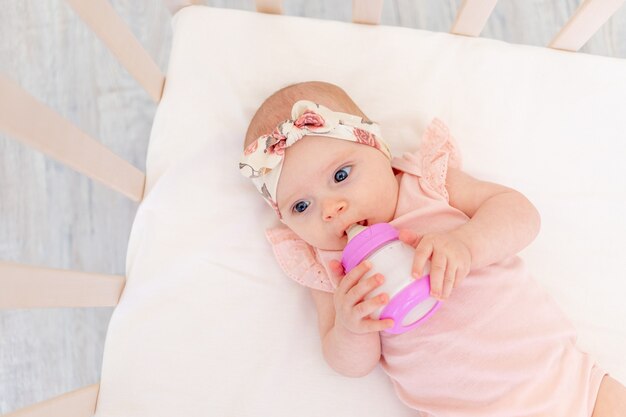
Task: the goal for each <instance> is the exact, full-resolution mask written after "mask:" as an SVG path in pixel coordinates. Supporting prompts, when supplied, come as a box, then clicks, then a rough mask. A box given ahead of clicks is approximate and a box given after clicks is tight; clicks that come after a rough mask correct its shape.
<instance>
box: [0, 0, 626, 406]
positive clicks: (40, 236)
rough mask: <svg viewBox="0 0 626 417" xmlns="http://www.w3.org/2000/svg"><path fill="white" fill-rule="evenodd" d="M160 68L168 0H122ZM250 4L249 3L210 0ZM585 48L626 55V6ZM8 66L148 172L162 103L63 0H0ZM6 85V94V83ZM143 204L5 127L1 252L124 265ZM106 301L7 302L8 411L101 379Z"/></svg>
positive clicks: (494, 26) (547, 29) (396, 1)
mask: <svg viewBox="0 0 626 417" xmlns="http://www.w3.org/2000/svg"><path fill="white" fill-rule="evenodd" d="M112 3H113V6H114V8H115V9H116V10H117V11H118V13H119V14H120V15H121V16H122V17H123V18H124V19H125V20H126V21H127V22H128V23H129V25H130V26H131V28H132V30H133V32H134V33H135V35H136V36H137V37H138V38H139V40H140V41H141V42H142V43H143V45H144V46H145V47H146V49H147V50H148V52H149V53H150V54H151V55H152V56H153V58H154V59H155V60H156V62H157V63H158V65H159V66H160V67H161V69H162V70H163V71H166V68H167V59H168V53H169V49H170V44H171V28H170V25H169V20H170V15H169V13H168V11H167V10H166V9H165V7H164V6H163V4H162V2H161V1H160V0H143V1H137V0H135V1H132V0H115V1H113V2H112ZM459 3H460V0H438V1H426V0H393V1H391V0H387V1H386V3H385V7H384V12H383V18H382V24H386V25H398V26H407V27H415V28H420V29H427V30H434V31H447V30H449V28H450V26H451V24H452V22H453V19H454V16H455V13H456V9H457V7H458V5H459ZM578 3H579V2H578V1H577V0H524V1H519V0H517V1H516V0H501V1H500V2H499V3H498V5H497V7H496V9H495V11H494V14H493V15H492V16H491V18H490V20H489V22H488V24H487V26H486V28H485V30H484V31H483V33H482V35H481V36H484V37H488V38H494V39H501V40H504V41H507V42H512V43H523V44H529V45H540V46H543V45H546V44H547V43H548V42H549V41H550V40H551V38H552V37H553V36H554V35H555V34H556V32H557V31H558V28H559V27H561V26H562V25H563V23H564V22H565V21H566V20H567V19H568V17H569V16H570V15H571V14H572V13H573V11H574V10H575V9H576V7H577V5H578ZM207 4H209V5H213V6H219V7H230V8H240V9H249V10H252V9H253V8H254V5H253V1H252V0H248V1H243V0H224V1H208V2H207ZM284 8H285V14H288V15H298V16H308V17H317V18H324V19H334V20H342V21H349V20H350V12H351V2H350V0H341V1H337V0H324V1H320V0H293V1H292V0H286V1H285V7H284ZM582 52H586V53H592V54H598V55H607V56H614V57H620V58H626V7H622V9H620V11H619V12H618V13H617V14H616V15H615V16H614V17H613V18H612V19H611V20H610V21H609V22H608V23H607V24H606V25H605V26H604V27H603V29H602V30H600V31H599V32H598V33H597V34H596V35H595V36H594V37H593V38H592V39H591V40H590V41H589V42H588V43H587V45H585V47H584V48H583V49H582ZM0 71H3V72H5V73H6V74H7V75H8V76H9V77H11V78H12V79H14V80H15V81H17V82H18V83H19V84H20V85H21V86H22V87H23V88H24V89H26V90H27V91H29V92H30V93H31V94H32V95H34V96H35V97H36V98H38V99H40V100H41V101H43V102H45V103H47V104H48V105H49V106H51V107H52V108H53V109H55V110H56V111H58V112H59V113H61V114H62V115H63V116H64V117H66V118H68V119H69V120H71V121H73V122H74V123H76V124H77V125H78V126H80V127H82V129H84V130H85V131H86V132H88V133H89V134H90V135H92V136H93V137H96V138H99V139H100V140H101V141H102V143H103V144H105V145H106V146H108V147H110V148H111V149H112V150H113V151H114V152H116V153H117V154H118V155H120V156H121V157H123V158H125V159H126V160H128V161H130V162H131V163H133V164H134V165H135V166H137V167H138V168H140V169H142V170H145V155H146V148H147V144H148V137H149V132H150V127H151V121H152V118H153V116H154V112H155V109H156V106H155V104H154V103H152V102H151V100H150V99H149V98H148V96H147V95H146V94H145V93H144V92H143V90H141V88H140V87H138V85H137V84H136V83H135V82H134V80H133V79H132V78H131V77H130V76H129V75H128V74H127V73H126V72H125V71H124V70H123V69H122V68H121V67H120V66H119V64H117V62H116V61H115V60H114V59H113V58H112V56H111V55H110V53H109V52H108V51H107V50H106V49H105V48H104V47H103V46H102V44H101V43H100V42H99V40H98V39H97V38H96V37H95V35H93V34H92V33H91V32H90V31H89V30H88V29H87V28H86V27H85V25H84V24H83V23H82V22H81V21H80V20H79V19H78V18H77V17H76V15H75V14H74V12H73V10H72V9H70V8H69V7H68V6H67V5H66V4H65V3H64V2H63V1H62V0H27V1H25V0H0ZM0 94H1V92H0ZM136 208H137V205H136V204H134V203H131V202H129V201H127V200H126V199H125V198H124V197H122V196H120V195H117V194H116V193H114V192H112V191H110V190H108V189H106V188H105V187H103V186H101V185H99V184H97V183H93V182H91V181H90V180H88V179H86V178H84V177H82V176H81V175H79V174H77V173H75V172H74V171H71V170H69V169H67V168H65V167H63V166H62V165H60V164H59V163H57V162H55V161H52V160H49V159H47V158H45V157H44V156H43V155H42V154H40V153H38V152H36V151H33V150H31V149H29V148H26V147H25V146H23V145H21V144H20V143H17V142H15V141H13V140H11V139H10V138H8V137H6V136H4V135H2V134H0V259H2V260H8V261H15V262H21V263H27V264H34V265H43V266H49V267H53V268H67V269H80V270H86V271H94V272H103V273H113V274H124V262H125V254H126V244H127V240H128V235H129V232H130V227H131V224H132V221H133V216H134V213H135V210H136ZM111 313H112V309H110V308H83V309H39V310H28V311H25V310H8V311H7V310H5V311H0V414H2V413H6V412H9V411H12V410H15V409H17V408H21V407H23V406H26V405H29V404H31V403H34V402H37V401H41V400H44V399H46V398H49V397H53V396H56V395H59V394H61V393H63V392H66V391H69V390H73V389H76V388H79V387H81V386H84V385H88V384H93V383H95V382H97V381H98V380H99V377H100V367H101V363H102V351H103V344H104V338H105V334H106V328H107V324H108V321H109V318H110V316H111Z"/></svg>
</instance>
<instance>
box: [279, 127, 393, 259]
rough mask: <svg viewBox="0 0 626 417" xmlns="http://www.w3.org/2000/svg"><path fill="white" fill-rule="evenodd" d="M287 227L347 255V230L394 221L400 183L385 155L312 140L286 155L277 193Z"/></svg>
mask: <svg viewBox="0 0 626 417" xmlns="http://www.w3.org/2000/svg"><path fill="white" fill-rule="evenodd" d="M277 200H278V201H277V203H278V207H279V210H280V212H281V214H282V216H283V219H282V222H283V223H284V224H285V225H286V226H287V227H289V228H290V229H291V230H293V231H294V232H295V233H296V234H297V235H298V236H300V238H302V239H303V240H305V241H306V242H307V243H309V244H310V245H312V246H314V247H317V248H320V249H326V250H343V248H344V247H345V246H346V243H347V241H348V239H347V236H346V233H345V232H346V229H347V228H348V227H349V226H350V225H352V224H354V223H357V222H366V224H367V225H371V224H374V223H381V222H389V221H390V220H391V219H393V215H394V213H395V210H396V203H397V201H398V181H397V180H396V178H395V176H394V174H393V170H392V169H391V164H390V162H389V159H387V157H385V155H383V153H382V152H380V151H379V150H377V149H375V148H373V147H371V146H367V145H363V144H359V143H355V142H349V141H345V140H340V139H333V138H327V137H321V136H307V137H305V138H303V139H301V140H299V141H298V142H296V143H295V144H293V145H292V146H290V147H289V148H287V149H286V150H285V160H284V162H283V169H282V172H281V174H280V180H279V182H278V190H277Z"/></svg>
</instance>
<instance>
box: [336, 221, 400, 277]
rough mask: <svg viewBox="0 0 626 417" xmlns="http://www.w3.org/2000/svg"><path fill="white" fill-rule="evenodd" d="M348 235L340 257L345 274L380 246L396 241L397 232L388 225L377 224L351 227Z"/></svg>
mask: <svg viewBox="0 0 626 417" xmlns="http://www.w3.org/2000/svg"><path fill="white" fill-rule="evenodd" d="M357 226H358V227H357ZM348 233H349V234H348V239H349V240H348V244H347V245H346V247H345V248H344V250H343V254H342V257H341V264H342V265H343V268H344V270H345V272H346V273H348V272H350V271H351V270H352V269H353V268H354V267H355V266H357V265H358V264H359V263H361V261H363V259H365V258H366V257H367V256H368V255H369V254H370V253H372V252H373V251H375V250H376V249H378V248H379V247H381V246H382V245H384V244H386V243H387V242H391V241H392V240H397V239H398V231H397V230H396V229H395V228H394V227H393V226H392V225H390V224H389V223H377V224H373V225H371V226H369V227H364V226H360V225H352V226H350V228H349V229H348Z"/></svg>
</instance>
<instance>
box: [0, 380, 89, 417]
mask: <svg viewBox="0 0 626 417" xmlns="http://www.w3.org/2000/svg"><path fill="white" fill-rule="evenodd" d="M99 389H100V384H94V385H88V386H86V387H83V388H79V389H77V390H75V391H71V392H68V393H65V394H63V395H60V396H58V397H55V398H51V399H49V400H46V401H42V402H40V403H37V404H33V405H31V406H28V407H25V408H22V409H20V410H17V411H14V412H12V413H9V414H4V415H3V417H58V416H63V417H92V416H93V415H94V413H95V411H96V402H97V400H98V391H99Z"/></svg>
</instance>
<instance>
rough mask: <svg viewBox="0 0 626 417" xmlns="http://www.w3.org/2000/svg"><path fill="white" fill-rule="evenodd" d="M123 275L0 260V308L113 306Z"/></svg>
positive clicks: (121, 289)
mask: <svg viewBox="0 0 626 417" xmlns="http://www.w3.org/2000/svg"><path fill="white" fill-rule="evenodd" d="M125 283H126V278H125V277H123V276H121V275H105V274H96V273H91V272H83V271H71V270H67V269H52V268H43V267H37V266H31V265H22V264H17V263H13V262H3V261H0V308H6V309H10V308H39V307H112V306H115V305H117V302H118V300H119V299H120V295H121V294H122V291H123V290H124V284H125Z"/></svg>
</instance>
